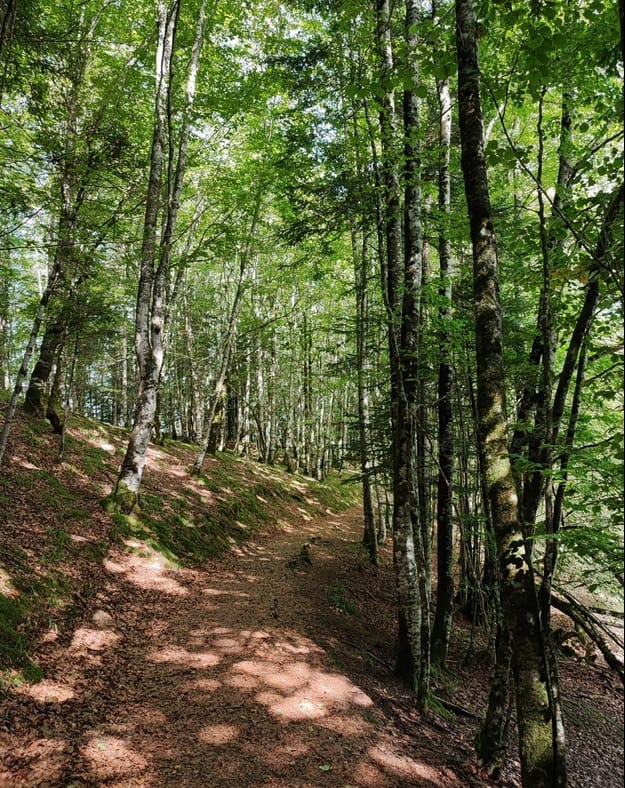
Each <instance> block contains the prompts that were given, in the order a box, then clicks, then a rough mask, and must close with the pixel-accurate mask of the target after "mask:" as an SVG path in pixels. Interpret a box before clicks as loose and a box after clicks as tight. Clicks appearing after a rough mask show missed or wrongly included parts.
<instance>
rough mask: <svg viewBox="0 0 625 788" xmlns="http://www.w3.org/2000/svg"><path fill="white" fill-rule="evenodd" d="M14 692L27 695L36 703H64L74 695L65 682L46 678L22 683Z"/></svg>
mask: <svg viewBox="0 0 625 788" xmlns="http://www.w3.org/2000/svg"><path fill="white" fill-rule="evenodd" d="M15 692H16V694H17V695H27V696H28V697H29V698H32V699H33V700H36V701H37V702H38V703H65V701H68V700H72V698H74V696H75V693H74V690H73V689H72V688H71V687H70V686H68V685H67V684H58V683H57V682H55V681H49V680H48V679H43V681H40V682H38V683H37V684H22V686H21V687H17V688H16V690H15Z"/></svg>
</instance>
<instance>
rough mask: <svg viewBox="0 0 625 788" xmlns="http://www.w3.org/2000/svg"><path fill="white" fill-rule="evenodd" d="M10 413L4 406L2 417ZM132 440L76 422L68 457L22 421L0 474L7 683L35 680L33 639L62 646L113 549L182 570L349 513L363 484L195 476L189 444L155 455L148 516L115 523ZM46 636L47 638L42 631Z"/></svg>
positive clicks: (249, 463)
mask: <svg viewBox="0 0 625 788" xmlns="http://www.w3.org/2000/svg"><path fill="white" fill-rule="evenodd" d="M5 407H6V403H5V401H2V404H1V405H0V413H2V411H3V410H4V408H5ZM125 447H126V436H125V431H124V430H122V429H119V428H115V427H111V426H109V425H104V424H101V423H98V422H94V421H90V420H87V419H83V418H80V417H77V416H73V415H72V416H71V417H70V419H69V421H68V429H67V433H66V439H65V447H64V451H63V456H62V457H59V439H58V436H56V435H54V434H53V433H52V431H51V429H50V427H49V425H48V424H47V423H46V422H43V421H41V420H38V419H34V418H31V417H28V416H25V415H24V414H21V413H18V415H17V417H16V421H15V423H14V425H13V428H12V431H11V435H10V438H9V446H8V450H7V454H6V455H5V458H4V462H3V466H2V468H1V469H0V529H1V531H2V539H1V540H0V670H2V672H3V676H4V679H3V681H4V682H5V683H6V682H7V681H10V682H11V683H19V682H21V681H23V680H27V681H37V680H38V679H40V678H41V677H42V671H41V670H40V668H39V667H38V666H37V665H36V664H34V663H33V661H32V660H31V657H30V656H29V651H30V648H29V646H30V644H31V643H32V642H33V640H34V639H35V638H36V637H42V636H43V637H54V638H57V637H61V638H62V637H63V636H64V633H66V632H68V631H70V630H71V622H72V621H73V620H74V619H76V618H77V617H78V616H80V614H81V611H83V610H84V609H85V608H87V607H88V606H89V601H90V600H91V599H93V597H94V596H95V594H96V593H97V590H98V588H99V587H100V585H101V583H102V577H103V569H102V562H103V559H104V557H105V556H106V554H107V551H108V549H109V547H110V545H111V544H113V543H117V544H118V545H121V546H123V547H124V549H126V550H128V551H133V550H134V551H142V550H145V549H153V550H155V551H157V552H158V553H160V554H162V555H163V556H164V557H165V558H166V559H167V560H168V561H170V562H171V563H173V564H175V565H179V566H184V565H194V564H195V565H197V564H200V563H202V562H204V561H206V560H207V559H210V558H214V557H216V556H219V555H221V554H223V553H224V552H225V551H227V550H229V549H231V548H232V547H233V546H236V545H238V544H240V543H241V542H243V541H244V540H246V539H247V538H249V537H250V536H252V535H253V534H255V533H257V532H258V531H259V530H263V531H268V530H270V529H271V528H274V527H276V526H277V525H279V524H280V523H281V522H284V521H286V520H288V519H289V518H290V517H292V516H293V515H294V514H295V515H297V516H298V517H300V518H312V517H315V516H317V515H319V514H323V513H327V512H329V511H332V510H334V511H339V510H341V509H344V508H346V507H348V506H352V505H353V504H354V503H355V502H356V501H357V498H358V490H357V487H356V486H355V485H354V484H353V483H349V482H348V481H345V477H343V478H341V477H339V476H338V475H337V476H333V477H331V478H330V479H328V480H326V481H325V482H324V483H323V484H320V483H318V482H315V481H314V480H312V479H308V478H304V477H301V476H298V475H288V474H286V473H285V472H284V471H282V470H281V469H280V468H278V467H268V466H264V465H261V464H260V463H258V462H255V461H253V460H244V459H241V458H239V457H237V456H235V455H234V454H232V453H220V454H218V455H217V456H216V457H208V458H207V459H206V462H205V465H204V469H203V475H202V476H201V477H200V478H194V477H192V476H191V475H190V473H189V469H190V467H191V465H192V463H193V460H194V458H195V450H194V447H193V446H190V445H186V444H183V443H178V442H175V441H166V444H165V446H150V448H149V452H148V462H147V465H146V470H145V473H144V480H143V487H142V495H141V507H140V513H139V514H138V515H137V516H135V517H126V516H123V515H119V514H115V515H110V514H108V513H106V512H104V511H103V510H102V506H101V502H102V499H103V498H104V496H106V495H107V494H108V493H109V492H110V490H111V489H112V486H113V484H114V482H115V478H116V474H117V470H118V467H119V465H120V462H121V459H122V458H123V454H124V451H125ZM46 633H47V634H46Z"/></svg>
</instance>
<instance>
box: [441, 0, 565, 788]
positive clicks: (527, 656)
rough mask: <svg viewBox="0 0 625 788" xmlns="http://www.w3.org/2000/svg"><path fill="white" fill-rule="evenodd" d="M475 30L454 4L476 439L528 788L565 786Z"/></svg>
mask: <svg viewBox="0 0 625 788" xmlns="http://www.w3.org/2000/svg"><path fill="white" fill-rule="evenodd" d="M476 30H477V22H476V18H475V14H474V10H473V3H472V2H471V0H456V46H457V53H458V99H459V113H460V137H461V146H462V171H463V175H464V182H465V194H466V199H467V208H468V213H469V224H470V230H471V242H472V246H473V263H474V272H473V279H474V297H475V305H476V315H475V318H476V354H477V359H476V361H477V383H478V396H477V409H478V420H479V432H478V439H479V441H480V443H481V445H482V446H483V447H484V454H485V463H486V468H485V471H486V478H487V485H488V493H489V499H490V506H491V515H492V518H493V526H494V531H495V537H496V540H497V548H498V555H499V567H500V586H501V602H502V609H503V614H504V618H505V623H506V626H507V627H508V629H509V631H510V636H511V638H512V665H513V672H514V676H515V682H516V707H517V722H518V729H519V752H520V759H521V774H522V780H523V785H524V786H555V785H565V784H566V765H565V759H564V752H562V750H561V749H560V748H559V747H558V746H557V741H555V740H554V736H553V728H552V721H553V709H552V708H550V704H549V690H550V687H549V685H548V682H549V673H548V669H547V664H546V659H545V650H544V643H543V633H542V632H541V628H540V618H539V610H538V601H537V598H536V591H535V588H534V579H533V573H532V569H531V565H530V559H529V555H528V554H527V552H526V546H525V541H524V537H523V532H522V528H521V524H520V521H519V516H518V499H517V495H516V486H515V482H514V478H513V474H512V468H511V464H510V459H509V444H508V437H507V429H508V424H507V417H506V406H505V376H504V368H503V339H502V329H501V303H500V296H499V285H498V271H497V269H498V259H497V246H496V240H495V229H494V226H493V219H492V211H491V206H490V196H489V188H488V176H487V170H486V162H485V157H484V137H483V125H482V110H481V101H480V92H479V66H478V59H477V40H476Z"/></svg>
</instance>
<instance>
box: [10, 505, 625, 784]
mask: <svg viewBox="0 0 625 788" xmlns="http://www.w3.org/2000/svg"><path fill="white" fill-rule="evenodd" d="M302 517H303V518H304V519H298V520H297V521H293V522H292V524H291V525H290V526H284V525H282V526H276V527H275V528H273V529H272V532H271V533H267V534H265V535H264V536H262V537H259V538H257V539H255V540H254V541H251V542H248V543H246V544H244V545H243V546H240V547H236V548H235V550H234V552H233V553H231V554H228V555H227V556H225V557H224V558H222V559H219V560H214V561H212V562H210V563H209V564H207V565H205V566H204V567H202V569H201V570H191V569H180V568H177V567H174V566H173V565H169V564H168V563H167V561H166V560H165V559H164V558H163V556H162V555H161V554H159V553H157V552H155V551H154V550H152V549H150V548H149V547H148V546H147V545H145V544H143V543H141V542H138V541H133V540H128V541H127V543H126V545H125V546H122V547H114V548H113V549H112V550H111V551H110V552H109V554H108V555H107V557H106V559H105V561H104V566H103V568H102V577H100V578H96V577H94V585H95V587H97V588H98V589H99V590H98V592H97V594H96V595H95V597H94V598H92V599H90V600H88V601H86V602H85V607H84V611H83V616H82V619H81V620H80V621H77V622H76V623H75V626H74V627H73V628H72V629H71V630H69V631H68V632H66V633H64V632H61V633H55V632H54V631H53V630H50V631H49V632H48V633H47V635H46V636H45V637H44V638H43V639H42V641H41V643H40V644H39V646H38V648H37V653H36V655H35V656H36V659H37V662H38V663H39V664H41V665H42V666H43V667H44V668H45V674H46V679H45V680H44V681H42V682H40V683H39V684H34V685H23V686H21V687H19V688H17V689H16V690H14V691H12V692H11V693H9V694H7V695H6V697H5V698H4V699H3V703H2V706H0V788H3V787H4V786H7V787H8V786H27V787H28V788H35V786H42V787H43V786H46V787H48V788H57V787H58V788H60V787H61V786H63V788H79V787H83V788H84V787H85V786H118V787H119V788H122V786H151V787H158V788H161V787H171V788H178V787H179V786H189V787H192V788H196V787H197V788H205V787H206V788H213V786H214V787H215V788H219V787H220V786H223V787H224V788H226V786H227V787H228V788H246V787H248V786H249V788H252V786H253V787H254V788H257V787H264V786H285V787H286V788H300V787H302V788H303V787H304V786H310V787H311V788H317V787H318V786H319V787H321V788H323V787H324V786H328V787H330V786H339V787H341V788H349V787H350V786H351V787H352V788H356V787H358V788H361V787H364V786H375V788H387V787H388V788H399V786H433V787H436V786H441V787H444V788H453V787H454V786H487V785H491V786H492V785H498V786H517V785H518V763H517V762H516V759H515V753H514V741H513V739H514V736H513V737H512V739H511V744H510V752H509V762H508V766H507V771H506V773H505V774H504V776H503V777H502V778H500V780H499V781H497V782H493V781H490V780H488V779H487V778H486V777H485V775H484V774H483V773H482V772H481V771H480V770H479V769H478V767H477V765H476V762H475V757H474V752H473V747H472V739H473V736H474V735H475V732H476V726H477V721H478V717H479V715H480V714H481V713H482V710H483V708H484V703H485V697H486V693H487V691H488V676H489V674H490V664H489V662H488V652H487V650H484V651H483V653H482V651H480V650H477V651H475V650H474V657H473V660H472V662H471V663H470V664H469V665H466V664H465V656H466V654H467V648H468V644H469V643H470V637H469V633H468V625H467V624H466V622H465V623H463V622H462V620H461V619H460V618H458V624H457V628H456V630H455V632H456V634H455V639H454V641H453V642H452V648H451V653H450V660H449V664H450V668H451V669H452V670H453V671H454V672H455V674H456V677H457V679H456V682H455V687H454V690H453V695H452V698H453V700H454V702H455V703H457V704H461V707H462V708H464V709H465V711H467V712H468V714H460V715H459V716H457V717H455V718H454V719H453V720H450V721H446V720H444V719H442V718H440V717H437V716H432V718H431V719H430V720H429V721H425V720H422V719H420V718H419V716H418V714H417V713H416V712H415V710H414V700H413V698H412V697H411V696H410V694H409V693H407V692H406V690H405V689H404V688H403V687H402V686H401V685H400V684H399V683H398V682H397V681H396V680H395V679H394V677H393V673H392V669H391V663H392V659H393V644H394V638H395V633H394V631H393V630H394V625H393V622H394V616H395V612H394V610H395V607H394V593H393V579H392V561H391V557H390V546H389V545H386V546H385V547H384V562H383V565H382V566H381V567H380V568H377V569H376V568H374V567H372V566H371V565H370V564H369V563H368V561H367V560H366V556H365V554H364V552H363V550H362V547H361V546H360V541H361V535H362V531H361V529H362V514H361V511H360V510H359V509H354V510H351V511H349V512H346V513H342V514H338V515H334V514H328V516H327V517H320V518H315V519H310V518H308V519H306V515H305V514H304V513H302ZM304 545H307V547H306V548H305V550H304V552H302V548H303V547H304ZM563 683H564V686H565V694H566V698H567V703H568V706H567V716H568V720H569V721H570V722H571V723H573V724H571V725H570V726H569V730H568V734H569V748H570V759H571V786H580V787H581V786H585V787H586V786H588V787H592V786H602V788H607V787H608V786H612V785H615V786H616V785H622V775H623V767H622V760H621V756H622V691H620V690H619V688H618V687H615V680H614V678H613V677H612V676H611V675H610V674H609V671H607V670H606V669H605V668H601V667H600V666H597V667H594V666H585V665H577V664H576V663H571V662H569V663H565V665H563ZM437 691H438V692H441V691H442V690H441V689H439V690H437ZM591 730H592V736H591V735H589V732H590V731H591ZM619 731H620V734H619ZM619 740H620V742H621V743H619Z"/></svg>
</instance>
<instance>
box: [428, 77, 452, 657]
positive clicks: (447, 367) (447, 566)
mask: <svg viewBox="0 0 625 788" xmlns="http://www.w3.org/2000/svg"><path fill="white" fill-rule="evenodd" d="M437 91H438V99H439V106H440V112H441V120H440V127H439V146H440V154H439V170H438V173H439V175H438V178H439V181H438V209H439V212H440V215H441V230H440V232H439V240H438V257H439V267H440V285H439V296H440V297H441V306H440V308H439V313H438V317H439V321H440V326H441V327H440V330H439V343H438V347H439V356H440V363H439V367H438V408H437V410H438V483H437V506H436V545H437V549H436V559H437V577H438V581H437V593H436V614H435V617H434V624H433V626H432V662H433V663H435V664H436V665H437V666H438V667H441V668H443V667H445V662H446V660H447V650H448V648H449V637H450V634H451V622H452V613H453V604H454V574H453V572H454V566H453V543H454V538H453V474H454V432H453V411H452V389H453V378H452V365H451V351H450V344H451V335H450V330H449V328H448V324H449V322H450V320H451V296H452V276H453V271H452V257H451V245H450V243H449V238H448V236H447V227H446V224H445V221H446V218H447V217H448V216H449V212H450V209H451V178H450V173H449V162H450V151H451V96H450V93H449V79H447V78H445V79H442V80H439V82H438V83H437Z"/></svg>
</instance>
